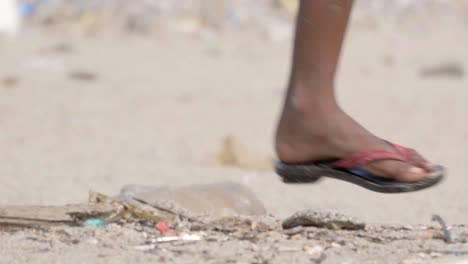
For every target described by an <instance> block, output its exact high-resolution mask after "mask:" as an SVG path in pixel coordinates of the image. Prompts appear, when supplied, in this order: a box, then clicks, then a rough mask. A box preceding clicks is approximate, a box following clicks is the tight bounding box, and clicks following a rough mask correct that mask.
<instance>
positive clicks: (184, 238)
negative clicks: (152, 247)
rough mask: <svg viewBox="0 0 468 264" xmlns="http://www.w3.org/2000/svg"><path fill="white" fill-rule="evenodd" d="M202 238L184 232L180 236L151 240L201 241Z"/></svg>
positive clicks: (163, 241) (154, 241)
mask: <svg viewBox="0 0 468 264" xmlns="http://www.w3.org/2000/svg"><path fill="white" fill-rule="evenodd" d="M200 240H202V238H201V236H199V235H193V234H192V235H190V234H182V235H180V236H167V237H158V238H156V239H153V240H152V241H151V242H153V243H167V242H174V241H200Z"/></svg>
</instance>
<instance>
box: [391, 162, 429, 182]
mask: <svg viewBox="0 0 468 264" xmlns="http://www.w3.org/2000/svg"><path fill="white" fill-rule="evenodd" d="M426 176H427V172H426V171H425V170H424V169H423V168H420V167H416V166H412V165H406V166H402V168H401V169H400V171H399V173H398V176H397V177H396V179H397V180H398V181H401V182H417V181H420V180H422V179H424V178H425V177H426Z"/></svg>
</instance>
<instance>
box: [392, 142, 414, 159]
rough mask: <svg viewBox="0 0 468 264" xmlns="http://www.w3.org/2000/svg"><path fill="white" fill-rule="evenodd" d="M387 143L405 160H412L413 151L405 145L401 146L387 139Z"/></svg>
mask: <svg viewBox="0 0 468 264" xmlns="http://www.w3.org/2000/svg"><path fill="white" fill-rule="evenodd" d="M387 142H388V144H390V145H391V146H392V147H393V148H395V149H396V150H397V151H398V153H400V154H401V155H402V156H403V157H405V158H406V159H407V160H412V159H413V155H414V153H413V151H411V150H410V149H409V148H407V147H403V146H401V145H398V144H395V143H393V142H389V141H387Z"/></svg>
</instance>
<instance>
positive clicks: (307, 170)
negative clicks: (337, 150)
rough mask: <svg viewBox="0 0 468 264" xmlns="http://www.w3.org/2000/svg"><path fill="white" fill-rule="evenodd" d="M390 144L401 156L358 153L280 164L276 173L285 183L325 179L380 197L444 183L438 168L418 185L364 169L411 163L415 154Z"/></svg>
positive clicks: (384, 151) (390, 153)
mask: <svg viewBox="0 0 468 264" xmlns="http://www.w3.org/2000/svg"><path fill="white" fill-rule="evenodd" d="M389 144H391V145H392V146H393V147H394V148H395V149H396V150H397V152H398V153H393V152H390V151H386V150H371V151H363V152H357V153H354V154H352V155H350V156H349V157H346V158H344V159H335V160H322V161H317V162H312V163H303V164H289V163H284V162H281V161H278V162H276V164H275V169H276V173H278V175H280V176H281V177H282V179H283V181H284V182H285V183H311V182H315V181H317V180H318V179H320V178H321V177H322V176H323V177H330V178H335V179H338V180H343V181H347V182H350V183H353V184H357V185H359V186H361V187H364V188H366V189H369V190H372V191H375V192H381V193H402V192H413V191H417V190H421V189H425V188H428V187H431V186H434V185H436V184H437V183H439V182H440V181H441V180H442V179H443V177H444V173H445V169H444V168H443V167H442V166H439V165H438V166H436V167H435V168H434V172H432V173H430V174H429V175H428V176H426V177H425V178H424V179H422V180H420V181H418V182H400V181H398V180H394V179H387V178H382V177H380V176H377V175H374V174H372V173H371V172H369V171H367V170H365V169H363V168H362V166H365V165H367V164H370V163H372V162H375V161H381V160H397V161H402V162H406V163H410V164H411V163H412V162H411V159H412V156H413V155H414V152H413V151H411V150H409V149H407V148H405V147H402V146H400V145H397V144H393V143H389Z"/></svg>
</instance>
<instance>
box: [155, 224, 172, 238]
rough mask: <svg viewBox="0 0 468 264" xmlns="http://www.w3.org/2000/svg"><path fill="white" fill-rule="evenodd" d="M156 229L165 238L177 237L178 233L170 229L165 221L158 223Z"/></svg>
mask: <svg viewBox="0 0 468 264" xmlns="http://www.w3.org/2000/svg"><path fill="white" fill-rule="evenodd" d="M156 229H157V230H158V231H159V232H160V233H161V235H163V236H175V235H176V233H175V232H174V230H172V229H170V228H169V227H168V226H167V225H166V223H164V222H163V221H160V222H157V223H156Z"/></svg>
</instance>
